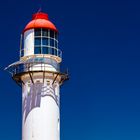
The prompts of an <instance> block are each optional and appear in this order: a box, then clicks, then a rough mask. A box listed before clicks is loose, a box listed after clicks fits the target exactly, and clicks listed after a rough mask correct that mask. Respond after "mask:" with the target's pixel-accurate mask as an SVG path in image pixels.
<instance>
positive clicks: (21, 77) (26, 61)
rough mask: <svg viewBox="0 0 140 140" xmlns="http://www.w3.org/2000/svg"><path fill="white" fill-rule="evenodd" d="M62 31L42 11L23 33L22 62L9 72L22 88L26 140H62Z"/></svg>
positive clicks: (64, 77) (23, 122)
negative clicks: (59, 40)
mask: <svg viewBox="0 0 140 140" xmlns="http://www.w3.org/2000/svg"><path fill="white" fill-rule="evenodd" d="M22 42H23V43H22ZM61 61H62V52H61V50H59V48H58V30H57V29H56V27H55V25H54V24H53V23H52V22H50V21H49V19H48V15H47V14H46V13H42V12H38V13H36V14H34V15H33V17H32V20H31V21H30V22H29V23H28V24H27V25H26V27H25V29H24V30H23V32H22V37H21V45H20V60H19V61H18V62H15V63H13V64H11V65H9V66H8V67H7V68H6V69H7V70H8V71H9V72H10V73H11V74H12V78H13V79H14V80H15V81H16V83H17V84H18V85H20V86H21V87H22V140H60V111H59V109H60V100H59V99H60V93H59V91H60V85H61V84H62V83H63V82H64V81H65V80H67V79H68V74H67V73H61V72H60V63H61Z"/></svg>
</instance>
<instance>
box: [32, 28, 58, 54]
mask: <svg viewBox="0 0 140 140" xmlns="http://www.w3.org/2000/svg"><path fill="white" fill-rule="evenodd" d="M34 37H35V41H34V46H35V49H34V52H35V54H52V55H56V54H57V51H58V40H57V32H55V31H52V30H49V29H42V28H40V29H35V33H34Z"/></svg>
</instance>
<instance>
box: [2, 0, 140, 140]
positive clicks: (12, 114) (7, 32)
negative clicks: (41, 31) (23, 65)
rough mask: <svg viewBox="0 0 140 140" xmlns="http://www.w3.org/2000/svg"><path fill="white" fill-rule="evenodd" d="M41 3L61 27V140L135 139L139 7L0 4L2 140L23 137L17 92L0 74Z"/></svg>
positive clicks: (139, 129) (30, 1)
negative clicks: (63, 75) (63, 78)
mask: <svg viewBox="0 0 140 140" xmlns="http://www.w3.org/2000/svg"><path fill="white" fill-rule="evenodd" d="M40 5H42V11H44V12H46V13H48V14H49V18H50V20H51V21H52V22H53V23H54V24H55V25H56V27H57V28H58V30H59V32H60V35H59V48H60V49H61V50H62V51H63V63H62V67H63V69H65V68H69V71H70V80H69V81H67V82H66V83H65V84H64V85H63V87H62V88H61V140H66V139H67V140H139V139H140V8H139V7H140V2H139V1H136V0H133V1H132V0H128V1H124V0H114V1H111V0H106V1H104V0H86V1H82V0H70V1H66V0H61V1H58V0H47V1H45V0H21V1H17V0H12V1H11V0H5V1H4V0H2V1H1V4H0V17H1V22H0V26H1V34H0V37H1V39H0V44H1V51H0V64H1V65H0V77H1V80H0V85H1V92H0V99H1V100H0V108H1V109H0V110H1V113H0V124H1V125H0V139H4V140H11V139H12V140H19V139H21V89H20V87H18V86H17V85H16V84H15V83H14V82H13V81H12V79H11V77H10V75H9V74H8V73H6V72H5V71H3V69H4V67H6V66H7V65H9V64H10V63H12V62H15V61H17V60H18V59H19V40H20V33H21V32H22V30H23V29H24V27H25V25H26V24H27V23H28V22H29V21H30V20H31V16H32V14H33V13H35V12H37V11H38V9H39V7H40Z"/></svg>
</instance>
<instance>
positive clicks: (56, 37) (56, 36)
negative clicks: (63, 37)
mask: <svg viewBox="0 0 140 140" xmlns="http://www.w3.org/2000/svg"><path fill="white" fill-rule="evenodd" d="M54 38H55V39H56V40H57V39H58V35H57V32H55V36H54Z"/></svg>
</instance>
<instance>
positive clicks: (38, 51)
mask: <svg viewBox="0 0 140 140" xmlns="http://www.w3.org/2000/svg"><path fill="white" fill-rule="evenodd" d="M35 54H41V46H40V47H35Z"/></svg>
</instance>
